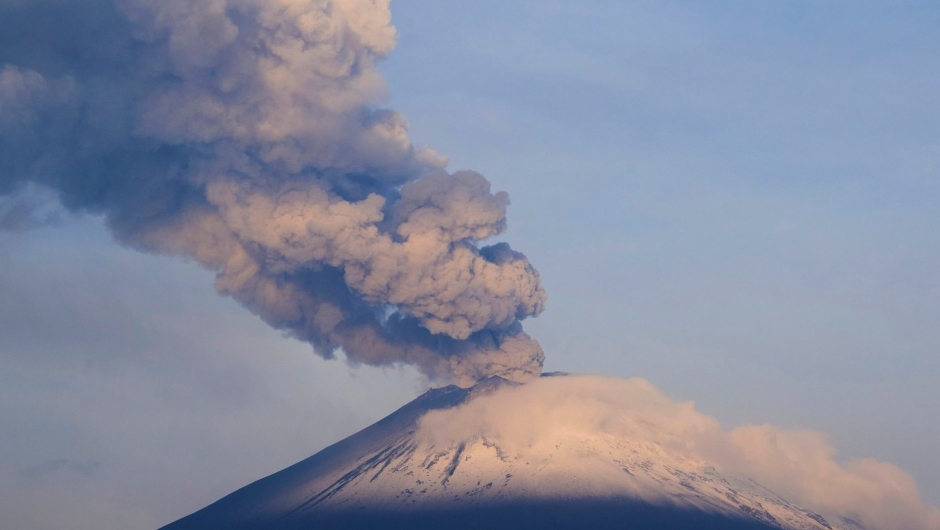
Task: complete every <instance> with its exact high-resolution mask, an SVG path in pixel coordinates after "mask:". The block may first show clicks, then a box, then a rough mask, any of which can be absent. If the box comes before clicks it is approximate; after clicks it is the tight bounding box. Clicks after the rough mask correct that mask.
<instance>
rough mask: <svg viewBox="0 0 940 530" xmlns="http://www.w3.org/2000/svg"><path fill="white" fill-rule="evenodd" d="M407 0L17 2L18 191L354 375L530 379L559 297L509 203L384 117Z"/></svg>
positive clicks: (11, 183) (14, 108)
mask: <svg viewBox="0 0 940 530" xmlns="http://www.w3.org/2000/svg"><path fill="white" fill-rule="evenodd" d="M395 41H396V31H395V28H394V27H393V26H392V24H391V15H390V12H389V6H388V0H88V1H83V2H63V1H60V0H0V196H4V195H5V196H12V197H15V196H17V195H18V194H20V193H22V191H23V190H24V189H28V188H30V187H35V186H41V187H45V188H49V189H52V190H54V191H55V192H56V193H57V195H58V199H59V200H60V202H61V203H62V205H63V206H64V207H66V208H67V209H69V210H70V211H73V212H87V213H92V214H99V215H103V216H104V217H105V219H106V221H107V223H108V226H109V228H110V229H111V231H112V233H113V234H114V236H115V237H116V238H117V239H118V240H119V241H120V242H121V243H123V244H126V245H128V246H131V247H133V248H136V249H139V250H142V251H146V252H156V253H163V254H174V255H181V256H186V257H188V258H191V259H193V260H195V261H197V262H198V263H199V264H201V265H202V266H204V267H207V268H209V269H211V270H214V271H216V272H217V273H218V277H217V281H216V288H217V290H218V291H219V292H220V293H222V294H225V295H229V296H231V297H233V298H235V299H236V300H238V301H239V302H241V303H242V304H244V305H245V306H246V307H247V308H248V309H249V310H251V311H252V312H253V313H255V314H257V315H258V316H259V317H261V318H262V319H264V321H266V322H267V323H268V324H270V325H271V326H273V327H275V328H277V329H281V330H285V331H288V332H289V333H290V334H292V335H293V336H295V337H297V338H299V339H301V340H304V341H307V342H309V343H310V344H312V345H313V348H314V350H315V351H316V352H317V353H318V354H320V355H322V356H324V357H327V358H329V357H332V356H333V355H334V354H335V352H336V351H337V350H338V349H342V351H343V352H344V353H345V355H346V356H347V358H348V360H349V361H350V362H353V363H367V364H372V365H387V364H396V363H407V364H412V365H415V366H417V367H418V368H419V369H420V370H422V371H423V372H424V373H426V374H427V375H428V376H430V377H431V378H432V379H435V380H439V381H451V382H456V383H458V384H462V385H469V384H472V383H473V382H475V381H477V380H479V379H481V378H483V377H488V376H491V375H499V376H502V377H506V378H509V379H514V380H525V379H528V378H531V377H532V376H535V375H537V374H538V373H539V372H540V371H541V365H542V360H543V354H542V350H541V348H540V347H539V345H538V343H537V342H536V341H534V340H533V339H531V338H530V337H529V336H528V335H526V334H525V333H524V332H523V331H522V327H521V324H520V321H521V320H523V319H524V318H526V317H529V316H535V315H538V314H539V313H540V312H541V311H542V309H543V307H544V304H545V292H544V290H543V289H542V287H541V285H540V282H539V277H538V273H537V272H536V271H535V269H534V268H533V267H532V266H531V265H530V264H529V262H528V260H527V259H526V258H525V256H524V255H522V254H520V253H518V252H516V251H514V250H512V249H511V248H510V247H509V246H508V245H506V244H503V243H501V244H497V245H492V246H480V244H479V242H480V241H482V240H485V239H487V238H490V237H493V236H496V235H498V234H500V233H501V232H502V231H503V230H504V229H505V227H506V208H507V206H508V204H509V199H508V197H507V195H506V194H505V193H493V192H492V191H491V190H490V184H489V182H487V180H486V179H485V178H484V177H483V176H481V175H480V174H478V173H475V172H472V171H459V172H456V173H453V174H451V173H448V172H446V171H445V170H444V167H445V165H446V158H445V157H443V156H441V155H440V154H438V153H436V152H434V151H432V150H430V149H428V148H423V147H419V146H415V145H413V144H411V142H410V141H409V139H408V135H407V127H406V124H405V121H404V119H403V118H402V116H401V115H399V114H398V113H396V112H395V111H392V110H388V109H385V108H381V107H380V106H379V104H380V102H381V101H382V98H383V96H384V90H385V88H384V84H383V81H382V78H381V76H380V74H379V72H378V70H377V68H376V63H377V62H378V61H379V60H381V59H382V58H383V57H384V56H385V55H386V54H387V53H389V52H390V51H391V50H392V48H393V47H394V45H395Z"/></svg>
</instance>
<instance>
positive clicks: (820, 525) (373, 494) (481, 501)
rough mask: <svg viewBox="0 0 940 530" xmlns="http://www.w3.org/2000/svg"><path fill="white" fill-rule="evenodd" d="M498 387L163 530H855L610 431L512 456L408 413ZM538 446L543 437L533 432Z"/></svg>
mask: <svg viewBox="0 0 940 530" xmlns="http://www.w3.org/2000/svg"><path fill="white" fill-rule="evenodd" d="M508 385H510V384H509V383H507V382H504V381H503V380H498V379H492V380H487V381H485V382H483V383H481V384H479V385H477V386H476V387H473V388H471V389H461V388H458V387H446V388H441V389H435V390H431V391H429V392H428V393H426V394H424V395H422V396H421V397H419V398H417V399H416V400H414V401H413V402H411V403H409V404H408V405H405V406H404V407H402V408H401V409H399V410H398V411H396V412H395V413H393V414H391V415H390V416H388V417H387V418H385V419H383V420H381V421H379V422H378V423H376V424H374V425H372V426H371V427H368V428H367V429H365V430H363V431H361V432H359V433H357V434H356V435H353V436H351V437H349V438H347V439H345V440H343V441H341V442H339V443H337V444H335V445H333V446H331V447H328V448H327V449H324V450H323V451H321V452H320V453H317V454H316V455H314V456H312V457H311V458H309V459H307V460H304V461H302V462H300V463H298V464H296V465H294V466H291V467H289V468H287V469H285V470H283V471H281V472H279V473H276V474H274V475H271V476H270V477H267V478H265V479H262V480H260V481H258V482H255V483H254V484H251V485H249V486H247V487H245V488H243V489H241V490H239V491H237V492H235V493H233V494H231V495H229V496H227V497H225V498H224V499H222V500H220V501H218V502H216V503H215V504H213V505H211V506H209V507H207V508H205V509H203V510H200V511H199V512H196V513H195V514H193V515H190V516H188V517H186V518H183V519H181V520H180V521H177V522H176V523H173V524H171V525H169V526H167V527H165V528H164V530H196V529H198V530H216V529H218V530H221V529H226V530H262V529H264V530H288V529H300V528H350V527H354V528H379V527H381V528H397V527H401V528H424V527H428V528H430V527H435V528H437V527H439V526H442V525H444V526H446V527H447V528H536V527H537V528H579V527H580V528H583V527H591V528H624V529H646V528H649V529H653V528H656V529H666V528H675V529H685V528H715V529H718V528H721V529H742V530H744V529H753V530H758V529H771V528H776V529H786V530H827V529H828V530H840V529H843V530H855V529H858V528H860V526H857V525H856V524H854V523H853V522H851V521H844V520H840V521H838V522H837V523H836V522H830V521H827V520H826V519H824V518H823V517H822V516H820V515H817V514H815V513H813V512H811V511H808V510H805V509H803V508H800V507H798V506H796V505H794V504H792V503H789V502H787V501H786V500H784V499H782V498H781V497H779V496H777V495H775V494H774V493H772V492H770V491H768V490H767V489H765V488H763V487H761V486H760V485H759V484H757V483H755V482H753V481H751V480H749V479H746V478H743V477H738V476H733V475H730V474H727V473H722V472H720V471H719V470H718V469H716V468H715V467H714V466H712V465H710V464H709V463H708V462H705V461H703V460H701V459H697V458H694V457H690V456H688V455H685V454H682V452H681V451H674V450H671V449H669V448H668V447H666V446H664V445H663V444H658V443H654V442H650V441H646V440H641V439H629V438H624V437H622V436H617V435H614V434H611V433H609V432H604V431H598V432H583V431H578V430H572V431H571V432H553V433H552V436H551V437H550V440H551V446H550V447H548V448H543V447H539V448H538V450H536V451H531V450H519V449H518V448H516V447H513V445H512V444H511V443H509V442H506V441H505V440H504V439H502V438H501V437H500V436H498V435H492V434H489V433H485V432H484V433H477V434H475V435H473V436H464V437H458V438H456V439H449V438H448V439H447V441H446V442H445V443H441V441H440V440H434V439H433V437H432V438H429V437H428V436H426V435H425V434H424V431H423V430H422V429H421V427H420V423H419V419H420V418H422V416H425V415H426V414H428V413H429V412H432V411H446V410H448V409H452V408H453V407H456V406H458V405H461V404H463V403H467V402H469V401H472V400H474V399H477V398H478V397H480V396H485V395H487V394H489V393H491V392H499V391H501V387H505V386H508ZM545 439H549V438H545Z"/></svg>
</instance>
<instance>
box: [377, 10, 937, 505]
mask: <svg viewBox="0 0 940 530" xmlns="http://www.w3.org/2000/svg"><path fill="white" fill-rule="evenodd" d="M396 9H397V11H396V21H397V25H398V27H399V30H400V31H401V34H402V36H401V41H400V45H399V47H398V49H397V50H396V52H395V54H394V55H393V56H392V57H391V58H390V60H389V61H388V62H387V64H386V65H385V72H386V74H387V76H388V79H389V82H390V85H391V96H392V102H393V104H394V105H395V106H396V107H397V108H399V109H401V110H402V111H403V112H404V113H405V114H406V115H407V116H408V118H409V120H410V122H411V127H412V135H413V137H414V138H415V139H416V140H418V141H424V142H427V143H430V144H433V145H435V146H437V147H439V148H440V149H441V150H442V151H444V152H446V153H449V154H450V155H451V157H452V166H454V167H474V168H476V169H479V170H480V171H482V172H483V173H484V174H486V175H487V176H488V177H489V178H490V179H491V180H493V181H494V182H495V183H496V185H497V186H499V187H501V188H503V189H507V190H508V191H509V192H510V196H511V197H512V199H513V205H512V211H511V217H510V232H509V234H508V238H510V239H511V240H512V241H513V244H514V245H516V246H518V247H519V248H521V249H523V250H524V251H525V252H526V253H527V254H528V255H529V256H530V258H531V259H532V260H533V262H534V263H535V264H536V265H537V266H538V267H539V269H540V271H541V273H542V277H543V279H544V281H545V285H546V288H547V289H548V291H549V296H550V298H549V307H548V310H547V311H546V313H545V314H544V315H543V316H541V317H539V318H538V319H537V320H536V321H533V322H531V323H528V325H527V329H529V330H530V332H531V333H532V334H533V335H534V336H536V337H537V338H538V339H539V340H540V341H541V342H542V344H543V345H544V346H545V348H546V351H547V358H548V362H547V368H548V369H558V370H573V371H582V372H591V373H607V374H615V375H619V376H627V375H638V376H642V377H646V378H649V379H650V380H652V381H653V382H654V383H656V384H658V385H661V386H662V387H663V388H665V389H666V390H667V391H668V392H669V393H671V394H672V395H676V396H679V397H682V398H685V399H693V400H695V401H697V402H698V403H699V404H700V405H701V406H702V407H703V408H704V409H705V410H708V411H710V412H713V413H715V414H716V415H717V416H718V417H719V418H722V419H723V420H724V421H727V422H729V423H732V424H734V423H742V422H748V423H755V422H756V423H760V422H772V423H776V424H783V425H787V426H792V427H796V426H803V427H808V428H814V429H819V430H822V431H825V432H828V433H830V434H831V435H832V437H833V439H834V440H835V441H836V443H837V445H838V446H839V447H840V448H842V450H843V452H844V454H846V456H849V455H852V456H858V455H863V454H867V455H871V456H878V457H882V458H886V459H889V460H891V461H894V462H897V463H899V464H901V465H903V466H904V467H906V468H907V469H910V470H912V471H913V472H914V474H915V475H916V476H917V477H918V478H919V479H920V482H921V484H922V486H923V488H924V490H925V491H926V492H928V494H929V495H931V498H933V499H934V500H935V502H936V500H937V499H940V478H938V477H940V459H937V458H936V456H935V451H934V447H935V446H936V444H937V443H938V442H940V422H938V421H937V420H936V419H934V417H935V416H936V415H935V414H934V413H933V409H934V407H935V406H936V404H937V403H938V402H940V394H938V393H937V391H936V387H935V385H934V381H935V380H936V378H937V375H938V374H940V361H938V355H937V354H938V350H940V326H937V325H936V322H938V321H940V276H938V274H937V272H936V263H937V262H938V258H940V240H938V238H937V236H936V234H937V230H938V228H940V226H938V225H940V215H938V213H937V212H938V211H940V210H938V206H940V174H938V165H940V144H938V142H937V140H938V138H940V104H938V103H937V100H936V98H935V97H933V94H936V93H937V90H938V88H940V75H938V71H937V69H936V68H935V67H934V64H935V60H936V57H937V52H938V44H940V33H938V31H937V29H938V28H940V8H938V7H937V6H932V5H930V4H926V3H907V4H903V3H891V5H887V4H884V3H880V4H879V3H861V4H859V3H847V2H841V3H840V2H830V3H826V4H824V5H823V4H819V3H812V2H777V3H773V4H771V3H760V4H754V3H749V2H731V3H729V2H722V3H714V2H705V3H702V2H635V3H634V2H630V3H617V4H614V3H610V2H579V3H578V4H577V5H575V4H573V3H564V2H547V3H546V2H511V3H501V2H483V3H475V4H473V5H472V6H462V7H458V6H455V5H451V4H449V3H448V4H441V3H434V2H399V4H398V5H397V6H396Z"/></svg>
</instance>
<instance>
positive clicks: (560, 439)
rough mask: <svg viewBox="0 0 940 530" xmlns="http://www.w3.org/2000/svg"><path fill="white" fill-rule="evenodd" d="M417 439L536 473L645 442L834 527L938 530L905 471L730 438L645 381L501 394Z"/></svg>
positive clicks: (820, 451) (817, 448)
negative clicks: (616, 445)
mask: <svg viewBox="0 0 940 530" xmlns="http://www.w3.org/2000/svg"><path fill="white" fill-rule="evenodd" d="M417 436H418V438H419V439H421V440H423V441H424V442H425V443H427V444H429V445H431V446H436V447H449V446H455V445H462V444H466V445H470V444H471V443H472V441H474V440H481V439H483V440H489V441H490V442H494V441H495V442H494V443H498V444H499V447H500V448H501V449H502V450H503V451H505V452H506V453H507V457H508V455H512V456H513V457H519V458H520V459H521V460H522V461H525V462H526V464H527V466H529V467H532V468H534V469H542V468H543V467H545V466H550V465H552V458H553V456H552V455H553V453H556V452H557V448H558V447H561V446H564V445H565V444H568V445H571V443H570V442H571V441H572V440H575V441H576V442H577V443H574V445H575V446H581V447H583V448H585V450H586V451H589V450H590V448H591V447H592V446H598V447H604V445H603V444H597V443H596V442H595V440H597V439H603V438H611V439H620V440H632V441H639V442H648V443H650V444H654V445H656V446H660V447H662V448H664V449H665V450H667V451H668V452H670V453H674V454H679V455H683V456H685V457H688V458H691V459H695V460H699V461H703V462H706V463H708V464H710V465H713V466H716V467H717V468H718V470H719V471H720V472H723V473H731V474H734V475H737V476H742V477H748V478H751V479H753V480H755V481H757V482H758V483H760V484H761V485H762V486H764V487H767V488H769V489H770V490H771V491H774V492H775V493H777V494H780V495H782V496H783V497H784V498H785V499H787V500H788V501H790V502H794V503H796V504H798V505H800V506H802V507H804V508H808V509H811V510H814V511H816V512H818V513H820V514H822V515H824V516H826V518H829V519H831V520H836V521H838V520H842V519H849V520H853V521H857V522H858V523H861V525H862V526H863V527H865V528H869V529H873V530H874V529H892V530H936V529H938V528H940V510H938V509H936V508H933V507H931V506H929V505H928V504H927V503H926V502H925V501H924V500H923V498H922V497H921V495H920V493H919V491H918V489H917V486H916V484H915V483H914V481H913V479H912V478H911V476H910V475H909V474H908V473H906V472H905V471H903V470H901V469H899V468H897V467H895V466H893V465H891V464H888V463H885V462H880V461H876V460H872V459H861V460H855V461H851V462H847V463H843V462H840V461H838V460H837V459H836V450H835V449H834V448H833V447H832V445H831V444H830V443H829V442H828V440H827V439H826V437H825V436H824V435H822V434H820V433H817V432H813V431H793V430H783V429H779V428H777V427H774V426H772V425H753V426H743V427H738V428H735V429H732V430H730V431H729V430H726V429H724V428H722V426H721V425H720V424H719V423H718V421H717V420H716V419H714V418H712V417H710V416H707V415H705V414H702V413H701V412H699V411H697V410H695V405H694V404H693V403H691V402H686V403H683V402H678V401H675V400H673V399H670V398H669V397H667V396H666V395H665V394H663V393H662V392H661V391H660V390H658V389H657V388H655V387H654V386H653V385H651V384H650V383H649V382H647V381H645V380H643V379H627V380H623V379H613V378H603V377H594V376H566V377H549V378H541V379H539V380H536V381H532V382H530V383H528V384H525V385H522V386H518V387H503V388H501V389H499V390H498V391H497V392H494V393H492V394H490V395H485V396H480V397H477V398H475V399H473V400H471V401H469V402H468V403H466V404H464V405H461V406H459V407H456V408H452V409H445V410H435V411H431V412H429V413H427V414H426V415H425V416H424V417H423V418H422V419H421V420H420V423H419V429H418V433H417ZM583 456H584V455H583ZM585 457H586V458H590V455H589V454H587V455H586V456H585ZM596 458H597V459H598V460H604V459H605V458H607V455H606V454H603V455H597V456H596ZM580 465H587V464H586V463H582V464H580ZM569 467H570V466H569ZM590 483H591V487H592V488H594V489H589V490H585V491H589V493H588V494H590V495H592V496H602V497H603V496H604V495H605V494H606V495H617V494H620V493H622V492H620V491H616V490H611V491H607V492H605V491H598V490H597V488H602V487H603V484H605V482H604V481H603V480H602V478H601V477H592V479H591V482H590ZM610 483H611V484H615V482H610ZM556 489H557V487H556ZM570 493H571V494H572V495H575V496H577V495H578V494H579V493H578V491H572V492H570ZM582 494H583V493H582ZM640 494H641V495H642V492H641V493H640ZM647 500H649V501H654V502H655V501H657V500H658V499H656V498H650V499H647Z"/></svg>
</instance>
